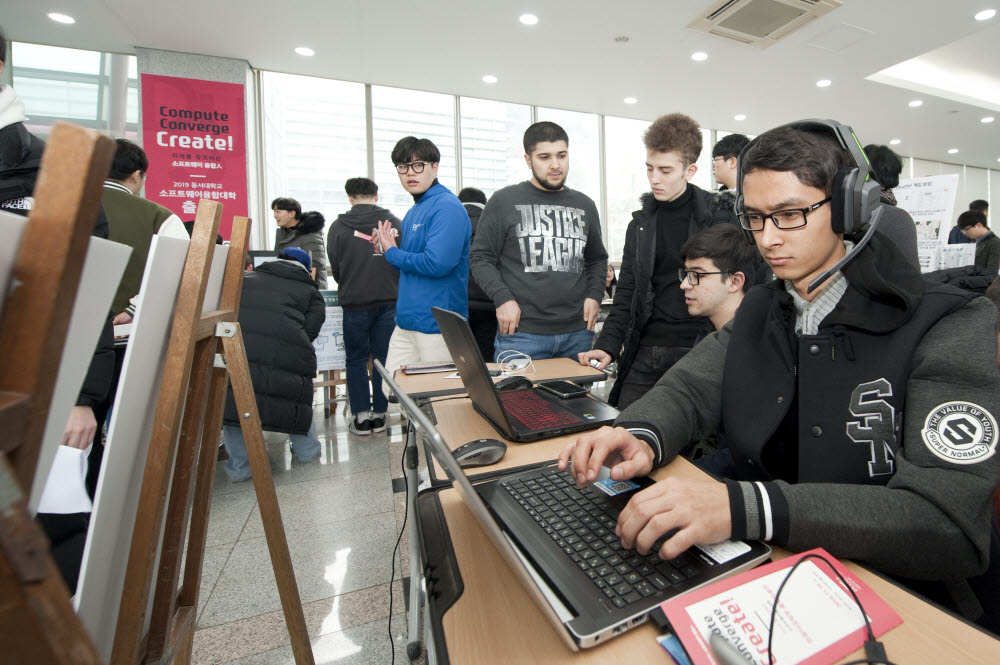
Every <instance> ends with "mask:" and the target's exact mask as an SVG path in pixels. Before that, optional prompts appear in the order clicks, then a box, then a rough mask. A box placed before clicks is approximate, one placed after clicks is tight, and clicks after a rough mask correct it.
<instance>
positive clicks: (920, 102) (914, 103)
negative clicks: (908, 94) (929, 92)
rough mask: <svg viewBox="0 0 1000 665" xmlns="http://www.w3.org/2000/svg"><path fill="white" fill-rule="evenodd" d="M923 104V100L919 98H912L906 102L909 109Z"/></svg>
mask: <svg viewBox="0 0 1000 665" xmlns="http://www.w3.org/2000/svg"><path fill="white" fill-rule="evenodd" d="M923 104H924V102H923V101H922V100H920V99H914V100H912V101H910V103H909V104H908V106H909V107H910V108H911V109H915V108H917V107H918V106H923Z"/></svg>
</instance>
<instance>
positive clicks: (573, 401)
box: [431, 307, 618, 443]
mask: <svg viewBox="0 0 1000 665" xmlns="http://www.w3.org/2000/svg"><path fill="white" fill-rule="evenodd" d="M431 312H433V314H434V320H435V321H437V324H438V327H439V328H440V329H441V334H442V335H443V336H444V342H445V344H447V345H448V351H449V352H450V353H451V358H452V360H453V361H454V363H455V367H456V368H457V369H458V373H459V375H460V376H461V377H462V383H464V384H465V389H466V391H468V393H469V399H471V400H472V406H473V407H474V408H475V409H476V411H478V412H479V414H480V415H481V416H483V417H484V418H485V419H486V420H487V421H488V422H489V423H490V424H491V425H493V428H494V429H496V431H497V432H499V433H500V434H501V436H503V437H504V438H505V439H508V440H510V441H517V442H520V443H526V442H529V441H538V440H539V439H551V438H553V437H556V436H562V435H563V434H572V433H574V432H583V431H586V430H589V429H597V428H598V427H600V426H601V425H607V424H608V423H611V422H614V419H615V418H616V417H617V416H618V409H616V408H614V407H613V406H610V405H608V404H607V403H605V402H602V401H601V400H599V399H597V398H596V397H594V396H593V395H590V394H588V393H584V394H583V395H579V396H576V397H569V398H565V399H564V398H561V397H558V396H556V395H554V394H551V393H548V392H546V391H544V390H541V389H538V388H534V387H532V388H525V389H521V390H511V391H504V392H500V391H498V390H497V389H496V386H495V385H493V380H492V379H491V378H490V374H489V370H488V369H487V368H486V361H485V360H483V355H482V353H480V352H479V346H478V345H477V344H476V338H475V337H474V336H473V334H472V329H471V328H470V327H469V322H468V321H467V320H466V318H465V317H464V316H462V315H461V314H457V313H455V312H451V311H449V310H446V309H441V308H440V307H432V308H431Z"/></svg>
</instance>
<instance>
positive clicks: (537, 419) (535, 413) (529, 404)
mask: <svg viewBox="0 0 1000 665" xmlns="http://www.w3.org/2000/svg"><path fill="white" fill-rule="evenodd" d="M499 395H500V403H501V404H503V408H504V411H506V412H507V415H509V416H510V417H511V418H513V419H514V420H516V421H518V422H519V423H521V424H522V425H524V427H526V428H527V429H528V430H529V431H532V432H536V431H538V430H540V429H549V428H553V427H559V426H561V425H573V424H575V423H578V422H581V420H580V419H579V418H577V417H576V416H574V415H573V414H571V413H568V412H566V411H558V410H556V409H555V408H553V406H552V405H551V404H549V403H548V402H547V401H545V399H544V398H542V397H539V396H538V395H536V394H535V393H534V391H531V390H512V391H510V392H503V393H499Z"/></svg>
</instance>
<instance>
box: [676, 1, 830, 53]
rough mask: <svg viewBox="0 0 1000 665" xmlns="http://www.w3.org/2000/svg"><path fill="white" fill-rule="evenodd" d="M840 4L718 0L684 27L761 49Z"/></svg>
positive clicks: (828, 2) (826, 2) (827, 2)
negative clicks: (718, 0)
mask: <svg viewBox="0 0 1000 665" xmlns="http://www.w3.org/2000/svg"><path fill="white" fill-rule="evenodd" d="M842 4H843V3H842V2H841V0H722V1H721V2H717V3H715V4H714V5H713V6H712V7H711V8H710V9H709V10H708V11H707V12H705V13H704V14H702V15H701V16H699V17H698V18H696V19H695V20H693V21H692V22H691V23H689V24H688V26H687V27H688V28H690V29H692V30H697V31H698V32H707V33H708V34H710V35H716V36H718V37H725V38H726V39H732V40H734V41H737V42H740V43H741V44H750V45H752V46H756V47H757V48H762V49H764V48H767V47H769V46H771V45H773V44H776V43H777V42H779V41H780V40H782V39H784V38H785V37H787V36H788V35H790V34H792V33H793V32H795V31H796V30H798V29H799V28H801V27H802V26H804V25H805V24H807V23H809V22H810V21H812V20H813V19H816V18H819V17H820V16H823V15H824V14H828V13H829V12H831V11H833V10H834V9H836V8H837V7H840V6H841V5H842Z"/></svg>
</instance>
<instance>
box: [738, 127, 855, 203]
mask: <svg viewBox="0 0 1000 665" xmlns="http://www.w3.org/2000/svg"><path fill="white" fill-rule="evenodd" d="M853 164H854V160H853V159H852V158H851V156H850V154H849V153H847V152H846V151H845V150H843V149H842V148H841V147H840V144H839V143H837V141H836V139H834V138H833V135H832V134H830V133H829V132H822V131H810V130H806V129H801V128H798V127H776V128H775V129H772V130H769V131H767V132H764V133H763V134H761V135H760V136H758V137H757V139H756V141H755V142H754V143H753V145H751V146H749V147H748V148H747V150H746V151H745V152H744V153H743V157H742V164H741V173H742V176H743V177H745V176H746V175H747V174H748V173H752V172H753V171H758V170H764V171H791V172H792V173H794V174H795V177H796V178H798V179H799V181H800V182H802V184H804V185H808V186H809V187H815V188H816V189H820V190H823V192H825V193H826V195H827V196H830V195H831V194H832V193H833V180H834V178H835V177H836V175H837V172H838V171H840V169H842V168H844V167H846V166H851V165H853ZM737 186H739V187H741V188H742V186H743V183H742V182H741V183H737Z"/></svg>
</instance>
